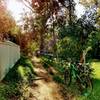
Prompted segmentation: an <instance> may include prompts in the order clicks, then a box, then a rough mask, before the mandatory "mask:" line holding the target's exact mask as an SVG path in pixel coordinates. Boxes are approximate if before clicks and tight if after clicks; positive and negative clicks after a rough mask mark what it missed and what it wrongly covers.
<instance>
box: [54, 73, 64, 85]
mask: <svg viewBox="0 0 100 100" xmlns="http://www.w3.org/2000/svg"><path fill="white" fill-rule="evenodd" d="M53 80H54V81H55V82H57V83H61V84H64V80H63V79H62V77H61V76H59V75H54V76H53Z"/></svg>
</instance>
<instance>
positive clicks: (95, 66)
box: [92, 62, 100, 79]
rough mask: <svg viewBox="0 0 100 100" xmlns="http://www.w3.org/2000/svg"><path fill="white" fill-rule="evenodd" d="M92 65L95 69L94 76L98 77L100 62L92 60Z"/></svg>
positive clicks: (99, 76)
mask: <svg viewBox="0 0 100 100" xmlns="http://www.w3.org/2000/svg"><path fill="white" fill-rule="evenodd" d="M92 66H93V68H94V71H95V74H94V77H95V78H97V79H100V62H93V63H92Z"/></svg>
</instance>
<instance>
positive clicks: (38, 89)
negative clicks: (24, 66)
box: [29, 63, 64, 100]
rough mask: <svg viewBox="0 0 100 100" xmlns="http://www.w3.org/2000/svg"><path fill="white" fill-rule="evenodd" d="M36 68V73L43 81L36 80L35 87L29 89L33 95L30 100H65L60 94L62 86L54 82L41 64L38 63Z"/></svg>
mask: <svg viewBox="0 0 100 100" xmlns="http://www.w3.org/2000/svg"><path fill="white" fill-rule="evenodd" d="M35 66H36V67H35V68H34V70H35V72H36V73H37V75H38V76H39V77H43V79H41V80H36V81H35V82H34V84H33V87H31V88H30V89H29V91H30V93H32V94H33V97H32V98H30V100H64V99H63V97H62V95H61V93H60V86H59V85H58V84H57V83H55V82H54V81H53V80H52V78H51V76H49V75H48V72H47V71H46V70H45V69H44V68H43V66H42V65H41V64H40V63H36V64H35Z"/></svg>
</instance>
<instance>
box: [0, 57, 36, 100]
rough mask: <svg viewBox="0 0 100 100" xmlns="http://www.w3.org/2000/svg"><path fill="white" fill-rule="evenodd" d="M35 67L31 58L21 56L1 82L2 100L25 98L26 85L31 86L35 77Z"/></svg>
mask: <svg viewBox="0 0 100 100" xmlns="http://www.w3.org/2000/svg"><path fill="white" fill-rule="evenodd" d="M33 67H34V66H33V64H32V63H31V61H30V59H28V58H26V57H21V59H20V60H19V61H18V62H17V63H16V64H15V66H14V67H13V68H12V69H11V70H10V71H9V73H8V74H7V75H6V77H5V78H4V80H3V81H2V82H1V83H0V100H20V99H19V98H22V97H23V98H24V99H25V96H24V95H25V93H24V91H26V90H25V88H24V87H26V86H29V85H30V84H31V82H32V81H33V79H34V78H35V73H34V71H33ZM24 99H23V100H24Z"/></svg>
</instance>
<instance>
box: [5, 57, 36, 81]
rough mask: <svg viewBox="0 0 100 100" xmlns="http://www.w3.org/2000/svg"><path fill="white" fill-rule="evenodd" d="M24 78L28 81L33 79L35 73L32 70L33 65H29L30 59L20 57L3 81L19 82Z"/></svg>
mask: <svg viewBox="0 0 100 100" xmlns="http://www.w3.org/2000/svg"><path fill="white" fill-rule="evenodd" d="M25 77H27V81H28V79H29V78H34V77H35V72H34V70H33V64H32V63H31V61H30V59H28V58H27V57H21V58H20V59H19V61H18V62H17V63H16V64H15V66H14V67H13V68H12V69H11V70H10V71H9V73H8V74H7V75H6V77H5V78H4V80H5V81H8V82H13V81H15V82H19V81H21V80H22V79H25Z"/></svg>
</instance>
